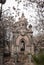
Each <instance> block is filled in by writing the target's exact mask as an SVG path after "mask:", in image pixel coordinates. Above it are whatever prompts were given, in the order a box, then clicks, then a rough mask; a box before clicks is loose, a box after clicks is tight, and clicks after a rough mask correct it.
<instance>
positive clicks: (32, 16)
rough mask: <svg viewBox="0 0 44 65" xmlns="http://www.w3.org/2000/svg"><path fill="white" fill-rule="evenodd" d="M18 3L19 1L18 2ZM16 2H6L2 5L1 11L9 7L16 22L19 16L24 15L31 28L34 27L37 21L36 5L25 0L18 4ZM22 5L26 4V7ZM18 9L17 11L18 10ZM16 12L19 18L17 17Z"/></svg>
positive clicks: (11, 0) (10, 0)
mask: <svg viewBox="0 0 44 65" xmlns="http://www.w3.org/2000/svg"><path fill="white" fill-rule="evenodd" d="M18 1H20V0H18ZM18 1H17V0H16V1H15V0H6V3H5V4H4V5H3V9H4V10H6V9H8V7H10V12H11V13H14V14H13V16H14V17H15V19H16V21H17V20H18V18H19V17H21V14H22V13H24V15H25V17H26V18H27V20H28V23H29V24H32V25H33V26H34V25H36V21H38V20H39V17H38V16H37V15H38V13H37V11H38V9H37V7H36V6H37V4H36V3H31V2H30V3H29V2H27V0H21V1H22V2H20V3H18ZM28 3H29V4H28ZM24 4H25V5H26V4H28V5H27V7H26V6H24ZM13 7H15V9H16V10H13ZM18 9H19V10H18ZM18 12H20V13H19V16H18Z"/></svg>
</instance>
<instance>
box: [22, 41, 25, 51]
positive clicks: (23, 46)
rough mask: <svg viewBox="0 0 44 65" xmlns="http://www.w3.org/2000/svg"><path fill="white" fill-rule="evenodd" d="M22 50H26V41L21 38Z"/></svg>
mask: <svg viewBox="0 0 44 65" xmlns="http://www.w3.org/2000/svg"><path fill="white" fill-rule="evenodd" d="M21 51H25V42H24V40H21Z"/></svg>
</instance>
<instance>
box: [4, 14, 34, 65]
mask: <svg viewBox="0 0 44 65" xmlns="http://www.w3.org/2000/svg"><path fill="white" fill-rule="evenodd" d="M27 26H28V22H27V19H26V18H25V16H24V14H22V16H21V18H19V21H17V22H16V23H15V24H14V26H13V30H12V33H13V38H12V39H13V40H12V41H11V42H10V44H9V53H6V52H7V50H6V52H5V55H4V56H5V57H3V58H4V65H33V62H32V56H31V55H33V54H34V42H33V31H32V25H29V27H27ZM5 47H6V46H5ZM7 54H8V57H7Z"/></svg>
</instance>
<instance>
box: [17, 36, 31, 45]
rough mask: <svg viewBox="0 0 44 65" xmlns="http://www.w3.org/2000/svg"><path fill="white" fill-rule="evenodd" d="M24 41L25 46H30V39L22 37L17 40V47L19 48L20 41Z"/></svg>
mask: <svg viewBox="0 0 44 65" xmlns="http://www.w3.org/2000/svg"><path fill="white" fill-rule="evenodd" d="M22 39H23V40H24V41H25V45H30V44H29V38H28V37H27V36H21V35H20V36H19V37H18V38H17V39H16V45H18V46H19V45H20V41H21V40H22Z"/></svg>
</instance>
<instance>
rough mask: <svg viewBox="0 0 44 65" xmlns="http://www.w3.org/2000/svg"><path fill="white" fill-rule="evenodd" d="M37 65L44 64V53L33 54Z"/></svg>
mask: <svg viewBox="0 0 44 65" xmlns="http://www.w3.org/2000/svg"><path fill="white" fill-rule="evenodd" d="M33 60H34V63H35V65H44V54H38V55H34V56H33Z"/></svg>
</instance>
